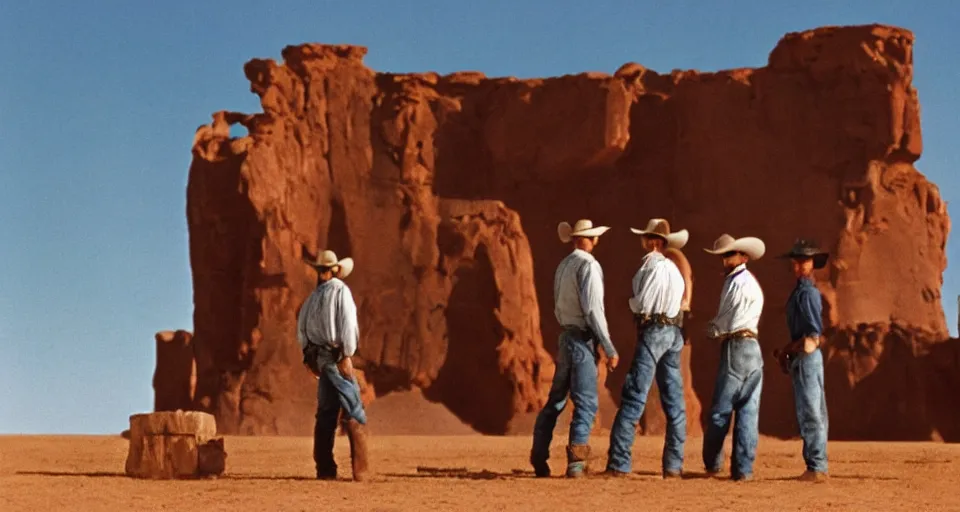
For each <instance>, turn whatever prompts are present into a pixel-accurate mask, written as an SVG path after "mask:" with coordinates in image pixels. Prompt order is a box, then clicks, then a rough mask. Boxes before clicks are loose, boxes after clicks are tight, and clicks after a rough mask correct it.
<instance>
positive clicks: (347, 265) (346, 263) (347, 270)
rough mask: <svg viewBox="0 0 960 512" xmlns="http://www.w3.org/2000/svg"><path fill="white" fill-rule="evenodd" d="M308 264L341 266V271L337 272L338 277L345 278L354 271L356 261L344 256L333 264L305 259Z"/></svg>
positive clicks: (316, 266) (313, 265)
mask: <svg viewBox="0 0 960 512" xmlns="http://www.w3.org/2000/svg"><path fill="white" fill-rule="evenodd" d="M304 262H305V263H306V264H307V265H310V266H311V267H313V268H323V267H339V271H338V272H337V273H336V277H338V278H340V279H344V278H346V277H347V276H349V275H350V274H351V273H353V268H354V262H353V258H343V259H341V260H339V261H337V262H336V263H334V264H333V265H321V264H319V263H318V262H316V261H311V260H304Z"/></svg>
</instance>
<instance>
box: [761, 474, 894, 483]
mask: <svg viewBox="0 0 960 512" xmlns="http://www.w3.org/2000/svg"><path fill="white" fill-rule="evenodd" d="M758 480H766V481H770V482H798V483H813V482H801V481H800V480H799V479H798V478H797V477H795V476H782V477H779V478H760V479H758ZM830 480H886V481H892V480H900V479H899V478H897V477H895V476H870V475H830Z"/></svg>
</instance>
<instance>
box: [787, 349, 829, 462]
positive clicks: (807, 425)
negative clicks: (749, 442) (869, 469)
mask: <svg viewBox="0 0 960 512" xmlns="http://www.w3.org/2000/svg"><path fill="white" fill-rule="evenodd" d="M790 377H791V379H792V380H793V398H794V402H795V404H796V407H797V424H798V425H799V426H800V437H801V438H803V461H804V462H805V463H806V464H807V470H808V471H819V472H822V473H826V472H827V428H828V424H829V421H828V418H827V395H826V392H825V391H824V387H823V353H821V352H820V349H817V350H814V351H813V352H811V353H809V354H807V355H801V356H800V357H798V358H797V359H794V360H793V361H792V362H791V363H790Z"/></svg>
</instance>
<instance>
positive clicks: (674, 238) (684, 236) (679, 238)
mask: <svg viewBox="0 0 960 512" xmlns="http://www.w3.org/2000/svg"><path fill="white" fill-rule="evenodd" d="M630 231H632V232H633V233H634V234H635V235H643V236H655V237H659V238H662V239H664V240H665V241H666V242H667V247H673V248H674V249H683V246H684V245H687V240H689V239H690V233H688V232H687V230H686V229H681V230H680V231H677V232H676V233H671V232H670V223H669V222H667V221H666V220H665V219H650V221H649V222H647V227H646V229H636V228H630Z"/></svg>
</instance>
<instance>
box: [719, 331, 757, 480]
mask: <svg viewBox="0 0 960 512" xmlns="http://www.w3.org/2000/svg"><path fill="white" fill-rule="evenodd" d="M727 343H728V345H729V351H728V354H729V362H730V372H731V373H732V374H734V375H735V376H736V377H737V378H738V379H740V381H741V385H740V389H739V390H738V392H737V395H736V397H735V398H734V402H733V409H734V411H736V416H735V417H734V425H733V449H732V450H731V452H732V456H731V459H732V460H731V464H730V473H731V474H732V476H733V477H734V478H737V477H743V476H749V475H752V474H753V462H754V461H755V460H756V458H757V443H758V442H759V437H760V432H759V425H760V393H761V391H762V390H763V354H762V352H761V350H760V342H758V341H757V340H755V339H752V338H745V339H740V340H735V341H729V342H727Z"/></svg>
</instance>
